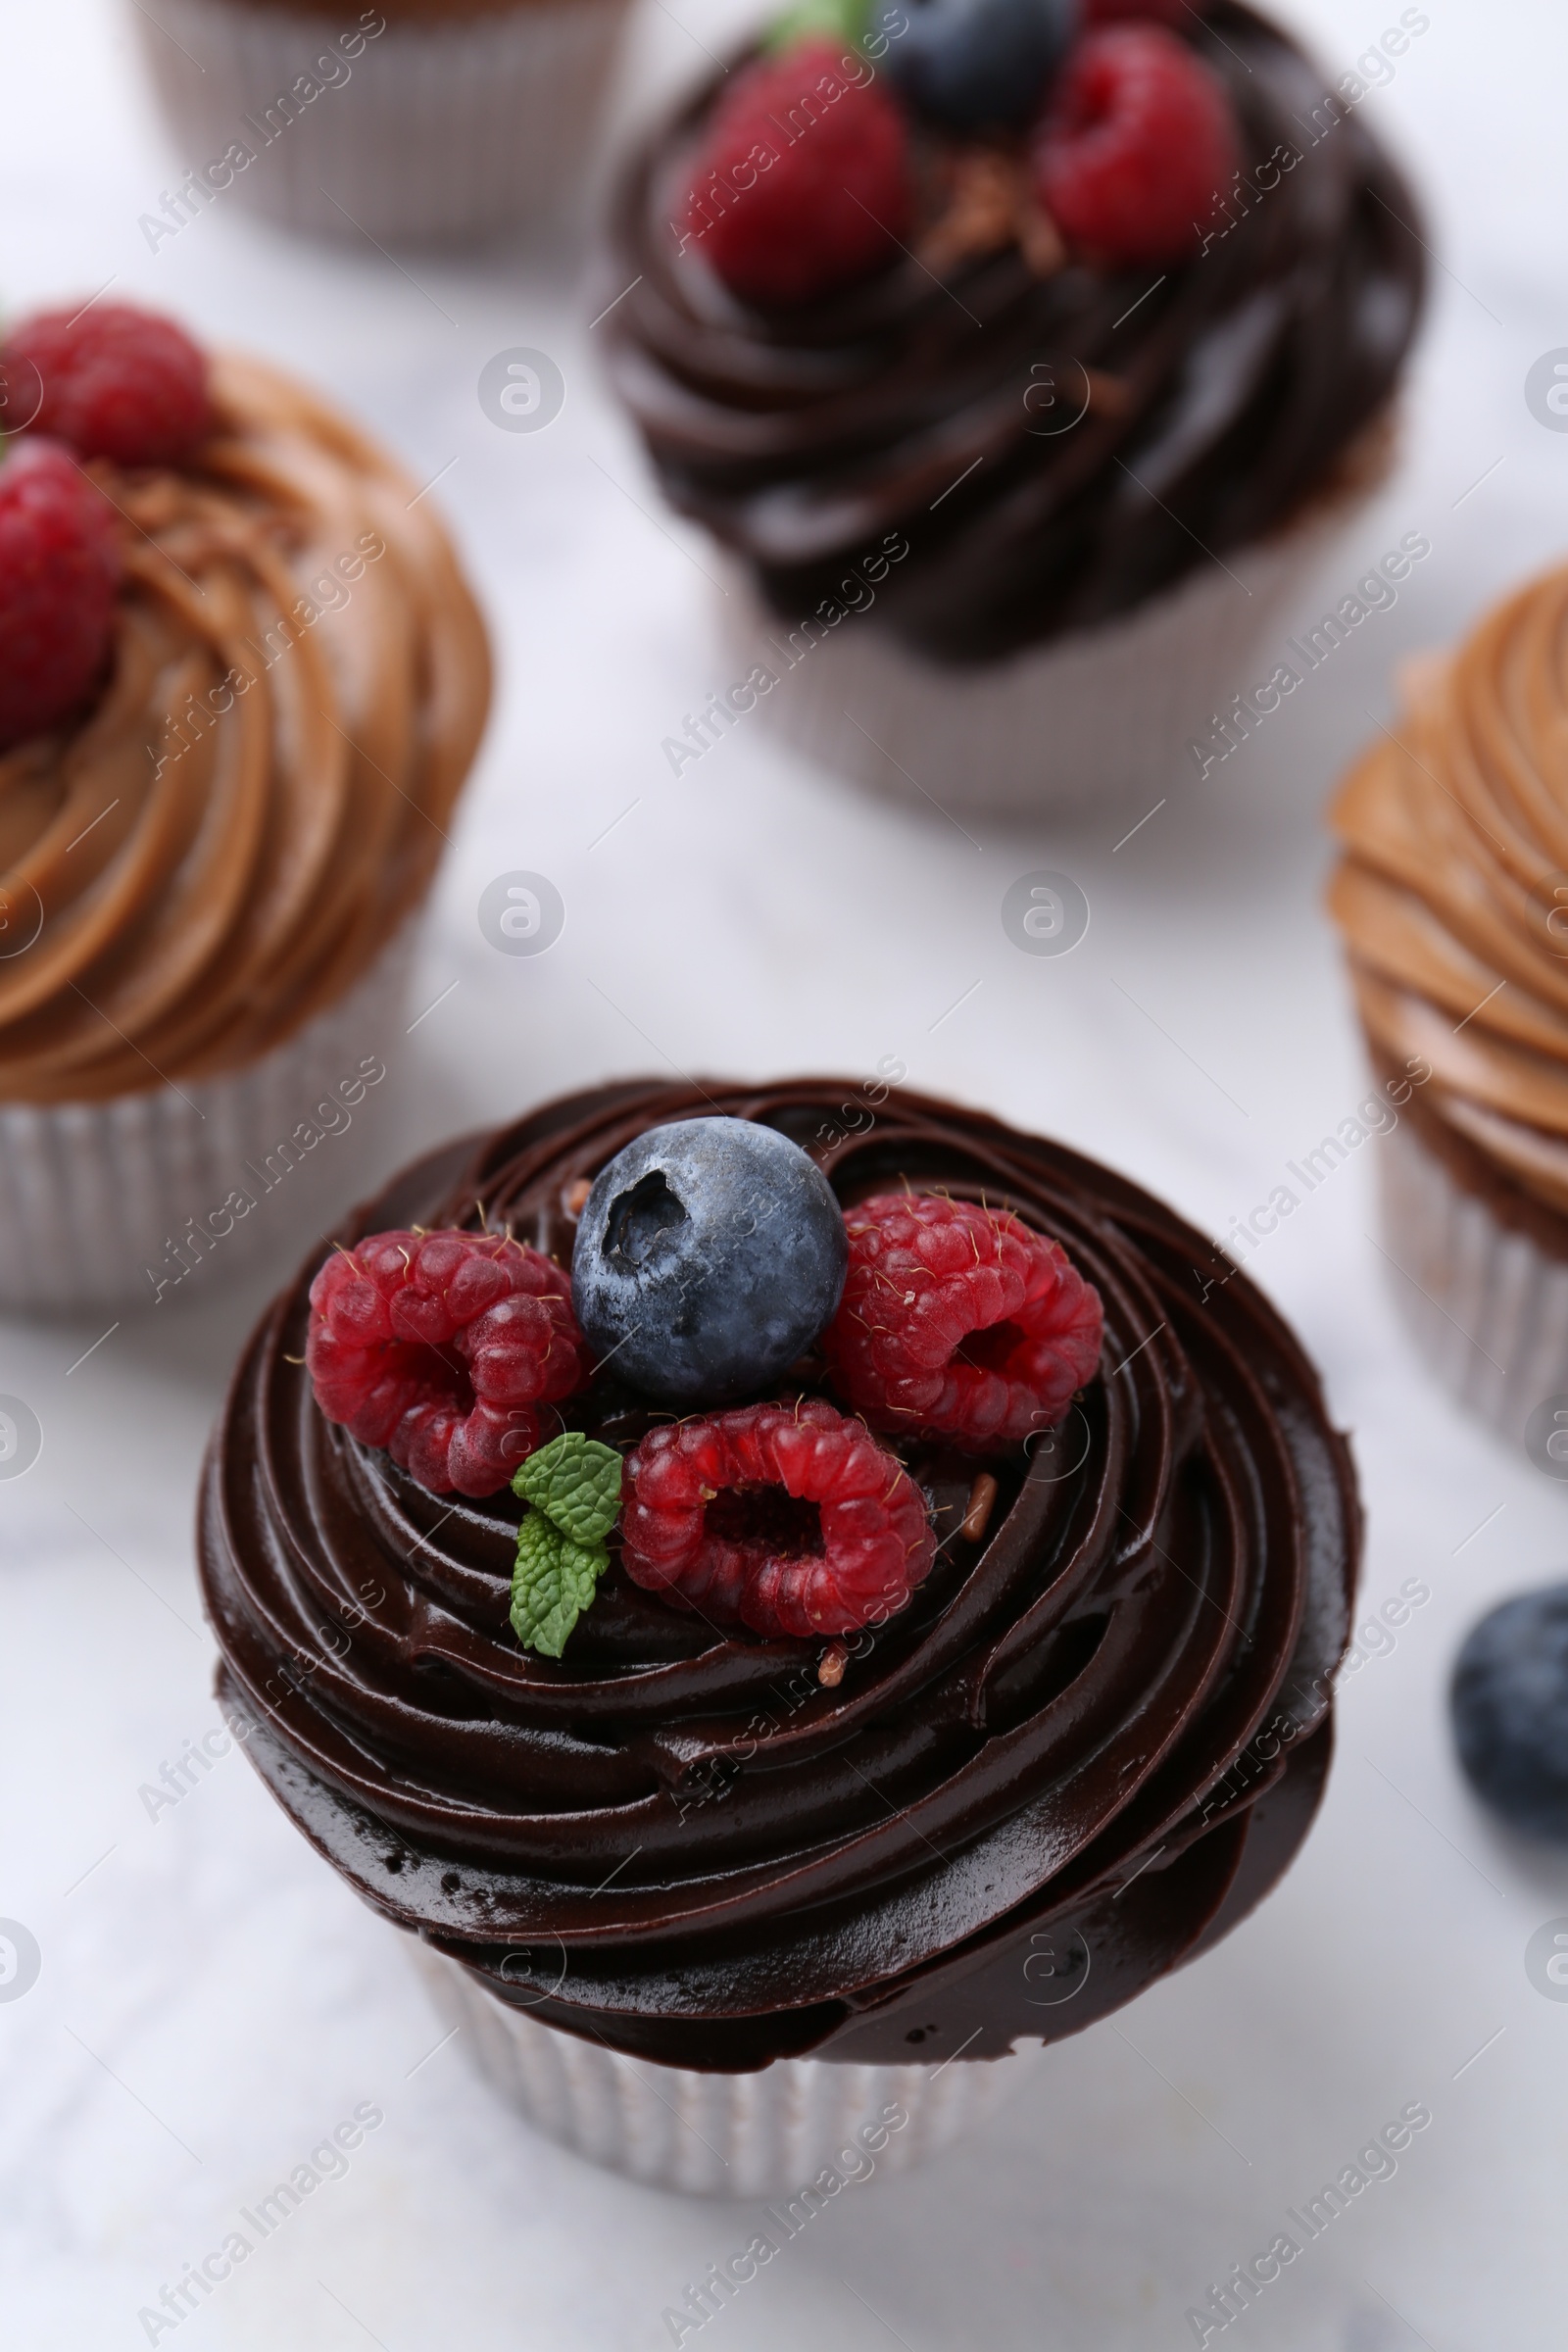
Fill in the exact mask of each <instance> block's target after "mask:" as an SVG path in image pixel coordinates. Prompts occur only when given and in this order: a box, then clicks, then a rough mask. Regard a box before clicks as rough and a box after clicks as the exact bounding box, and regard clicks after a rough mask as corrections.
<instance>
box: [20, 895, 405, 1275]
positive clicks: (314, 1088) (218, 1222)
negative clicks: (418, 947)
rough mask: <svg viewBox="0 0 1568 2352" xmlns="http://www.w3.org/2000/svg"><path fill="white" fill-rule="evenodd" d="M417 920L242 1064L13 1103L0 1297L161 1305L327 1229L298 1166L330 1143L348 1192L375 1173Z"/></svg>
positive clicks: (336, 1179)
mask: <svg viewBox="0 0 1568 2352" xmlns="http://www.w3.org/2000/svg"><path fill="white" fill-rule="evenodd" d="M416 928H417V926H416V924H415V923H409V924H405V926H404V928H403V931H402V933H401V934H400V935H399V937H398V939H397V940H395V941H394V942H393V944H392V945H391V946H390V947H389V948H387V949H386V950H385V951H384V952H383V954H382V955H381V956H380V957H379V958H378V960H377V961H376V962H375V963H374V964H373V965H372V966H371V968H370V970H369V971H368V973H367V974H366V976H365V977H364V979H362V980H361V981H360V982H359V984H358V985H357V986H356V987H355V988H354V989H353V990H352V991H351V992H350V994H349V995H348V996H346V997H344V998H343V999H342V1000H341V1001H340V1002H339V1003H337V1004H336V1005H330V1006H329V1007H328V1008H327V1009H326V1010H325V1011H324V1012H321V1013H319V1014H318V1015H317V1017H316V1018H315V1019H314V1020H313V1021H310V1022H308V1023H307V1025H306V1026H305V1027H304V1028H303V1029H302V1030H300V1031H299V1032H298V1034H297V1035H296V1036H294V1037H292V1038H289V1039H288V1040H286V1042H285V1043H284V1044H283V1045H281V1046H278V1047H275V1048H274V1049H273V1051H272V1052H271V1053H270V1054H265V1055H264V1056H263V1057H262V1059H261V1060H259V1061H256V1062H253V1063H251V1065H250V1066H249V1067H248V1068H246V1069H242V1070H237V1071H235V1072H234V1073H233V1074H232V1075H231V1076H226V1077H222V1078H217V1079H211V1080H208V1081H207V1082H206V1083H204V1084H193V1085H190V1086H186V1087H176V1086H173V1085H164V1086H158V1087H154V1088H152V1089H150V1090H149V1091H148V1092H147V1093H146V1094H138V1095H121V1096H117V1097H114V1098H111V1100H109V1101H108V1102H104V1103H0V1309H22V1310H25V1311H33V1312H61V1313H64V1312H69V1311H71V1310H73V1309H76V1308H85V1307H110V1306H125V1305H135V1304H137V1303H141V1304H146V1305H153V1304H162V1303H166V1302H167V1301H168V1300H169V1299H172V1297H175V1296H182V1295H183V1287H182V1286H184V1285H186V1284H190V1285H191V1286H193V1287H194V1286H198V1285H199V1287H200V1288H202V1289H204V1290H205V1289H206V1287H207V1286H208V1284H209V1283H211V1282H213V1281H214V1280H221V1279H223V1277H224V1276H225V1274H227V1273H230V1272H233V1271H234V1270H236V1269H237V1268H238V1267H240V1266H242V1265H244V1264H246V1263H248V1262H250V1261H252V1260H254V1259H255V1258H256V1257H258V1256H260V1255H263V1254H269V1253H270V1252H271V1251H272V1250H280V1249H282V1248H283V1247H284V1246H285V1245H287V1244H292V1245H293V1246H296V1247H297V1246H298V1243H299V1240H300V1238H301V1235H302V1231H303V1228H304V1227H308V1228H309V1232H310V1233H315V1232H317V1231H319V1228H320V1223H321V1216H320V1213H319V1209H320V1195H319V1191H318V1190H317V1189H316V1188H314V1187H312V1188H306V1187H305V1186H303V1185H302V1183H301V1181H300V1178H299V1177H298V1175H297V1174H296V1172H295V1171H296V1170H297V1169H299V1168H301V1167H302V1166H304V1165H306V1164H307V1163H314V1162H316V1161H317V1160H318V1158H319V1156H321V1155H323V1154H324V1155H325V1156H326V1159H327V1163H328V1165H329V1167H330V1169H331V1173H332V1179H333V1186H334V1191H335V1192H336V1193H337V1194H338V1196H339V1197H340V1198H342V1197H344V1196H346V1195H347V1194H349V1193H351V1192H352V1191H353V1190H357V1189H359V1187H360V1186H361V1185H363V1184H364V1183H365V1182H367V1181H368V1180H369V1178H370V1177H371V1176H372V1175H373V1173H374V1172H375V1171H374V1170H373V1169H372V1168H371V1167H370V1166H369V1165H368V1161H367V1157H366V1153H367V1149H368V1145H369V1143H370V1141H371V1124H372V1120H373V1118H374V1116H375V1114H376V1113H377V1112H378V1111H379V1108H380V1104H381V1103H382V1102H383V1101H384V1100H385V1099H386V1093H387V1092H388V1091H391V1090H389V1089H388V1088H387V1079H388V1076H389V1074H390V1072H391V1070H392V1069H393V1067H394V1065H395V1064H396V1062H397V1049H398V1048H399V1047H401V1046H402V1044H403V1024H404V1019H405V1016H406V1011H407V997H408V980H409V972H410V968H411V964H412V960H413V954H414V946H415V937H416ZM377 1070H378V1071H379V1073H380V1074H379V1076H377V1075H374V1074H373V1073H374V1072H375V1071H377ZM302 1195H303V1199H301V1196H302ZM296 1202H298V1203H299V1205H297V1206H296ZM306 1238H308V1236H306Z"/></svg>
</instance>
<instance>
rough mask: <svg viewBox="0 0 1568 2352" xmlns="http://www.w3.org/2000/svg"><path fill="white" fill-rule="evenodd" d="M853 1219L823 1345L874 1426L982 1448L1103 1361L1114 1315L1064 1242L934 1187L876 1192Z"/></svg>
mask: <svg viewBox="0 0 1568 2352" xmlns="http://www.w3.org/2000/svg"><path fill="white" fill-rule="evenodd" d="M845 1222H846V1225H847V1227H848V1230H849V1239H850V1270H849V1275H848V1277H847V1279H846V1281H845V1285H844V1298H843V1302H842V1304H841V1305H840V1307H839V1311H838V1313H837V1315H836V1316H835V1317H834V1319H833V1322H832V1325H831V1326H830V1328H829V1329H828V1331H827V1332H826V1334H825V1335H824V1337H823V1341H822V1348H823V1352H824V1353H825V1354H826V1356H827V1358H828V1362H829V1364H830V1365H831V1366H832V1370H833V1377H834V1381H835V1384H836V1386H837V1387H838V1388H839V1390H840V1391H841V1393H842V1394H843V1395H844V1396H845V1397H848V1399H849V1401H850V1402H851V1404H852V1405H854V1407H855V1409H856V1410H857V1411H858V1412H859V1413H861V1414H863V1415H864V1417H865V1419H866V1421H867V1422H869V1424H870V1425H871V1427H872V1428H873V1429H886V1430H904V1431H907V1432H910V1433H914V1432H918V1433H919V1434H920V1435H922V1436H925V1437H946V1438H950V1439H951V1440H952V1441H953V1442H954V1443H955V1444H956V1445H957V1446H963V1447H967V1448H972V1449H975V1450H980V1449H984V1448H987V1447H994V1446H1021V1445H1022V1444H1023V1442H1024V1440H1025V1439H1026V1438H1028V1437H1030V1436H1032V1435H1033V1433H1034V1432H1035V1431H1037V1430H1043V1429H1050V1428H1051V1427H1052V1426H1053V1425H1054V1423H1055V1422H1057V1421H1059V1420H1060V1419H1061V1417H1062V1415H1063V1413H1065V1411H1066V1410H1067V1407H1068V1405H1069V1404H1070V1403H1071V1402H1072V1398H1073V1395H1074V1393H1075V1391H1077V1390H1078V1389H1081V1388H1082V1387H1083V1385H1084V1383H1085V1382H1086V1381H1087V1380H1089V1379H1091V1378H1092V1377H1093V1375H1094V1372H1095V1368H1096V1366H1097V1364H1098V1363H1099V1361H1100V1341H1101V1334H1102V1331H1103V1323H1104V1314H1103V1307H1102V1305H1101V1300H1100V1294H1099V1292H1098V1291H1096V1290H1095V1289H1094V1287H1093V1285H1092V1284H1090V1283H1087V1282H1085V1281H1084V1279H1083V1277H1082V1276H1081V1275H1080V1274H1079V1273H1078V1271H1077V1269H1076V1268H1075V1267H1074V1266H1073V1265H1072V1264H1071V1263H1070V1261H1069V1260H1068V1257H1067V1254H1066V1251H1065V1250H1062V1248H1061V1247H1060V1245H1059V1244H1058V1243H1056V1242H1048V1241H1047V1240H1045V1238H1044V1237H1043V1236H1042V1235H1040V1234H1038V1233H1032V1232H1031V1231H1030V1229H1029V1227H1028V1226H1027V1225H1024V1224H1022V1223H1021V1222H1020V1221H1019V1219H1018V1218H1017V1217H1015V1216H1012V1215H1011V1214H1010V1213H1009V1212H1008V1211H1006V1210H1005V1209H994V1208H984V1207H982V1206H980V1205H979V1204H978V1203H977V1202H975V1201H950V1200H948V1199H947V1198H945V1197H944V1196H942V1195H932V1194H927V1195H923V1196H922V1195H919V1194H907V1193H890V1194H882V1195H878V1196H877V1197H876V1198H875V1199H873V1200H870V1201H860V1202H859V1203H858V1205H857V1206H856V1207H854V1208H852V1209H851V1210H850V1212H849V1215H848V1217H847V1218H846V1220H845Z"/></svg>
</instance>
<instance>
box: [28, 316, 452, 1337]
mask: <svg viewBox="0 0 1568 2352" xmlns="http://www.w3.org/2000/svg"><path fill="white" fill-rule="evenodd" d="M0 375H3V378H4V387H3V389H4V398H5V403H6V410H7V414H8V415H9V416H10V417H12V418H13V419H14V421H15V422H18V423H23V424H25V425H27V428H28V429H26V430H25V431H24V432H23V433H22V434H21V436H20V438H18V439H17V440H15V441H13V442H12V443H11V444H10V452H11V454H9V455H8V456H7V458H6V459H5V461H4V463H3V464H0V629H3V630H4V632H5V634H6V635H7V638H8V640H9V642H8V647H7V651H8V654H9V655H10V656H12V657H13V660H12V662H11V664H10V666H9V673H8V677H7V680H6V683H5V685H4V686H3V687H0V891H3V894H4V909H5V917H6V934H5V936H6V940H7V943H8V944H7V952H6V953H5V954H4V956H3V957H0V1172H3V1173H0V1298H3V1299H5V1300H6V1301H7V1302H10V1303H14V1304H16V1303H21V1304H42V1305H70V1304H75V1303H85V1302H86V1301H88V1300H89V1299H105V1298H115V1299H118V1298H122V1297H128V1298H134V1297H136V1296H138V1295H140V1296H142V1297H144V1298H147V1299H158V1298H161V1297H163V1296H165V1295H166V1294H167V1292H168V1291H169V1289H170V1287H171V1286H172V1285H177V1283H178V1282H179V1281H181V1280H182V1279H183V1278H184V1277H185V1275H186V1274H187V1273H188V1272H190V1271H193V1270H194V1269H195V1267H196V1266H197V1265H198V1264H199V1263H200V1262H202V1261H203V1260H204V1259H205V1258H206V1257H208V1256H211V1255H213V1254H215V1252H216V1254H217V1255H218V1256H219V1257H220V1258H221V1260H224V1261H228V1262H232V1261H233V1260H234V1259H236V1258H238V1257H239V1256H240V1255H241V1254H242V1252H243V1250H244V1247H245V1243H246V1241H247V1239H248V1238H249V1237H250V1235H251V1234H252V1233H253V1232H254V1231H256V1230H259V1229H261V1228H264V1227H266V1228H269V1229H270V1230H275V1226H276V1217H275V1213H274V1209H273V1207H272V1206H271V1205H269V1206H268V1207H266V1208H265V1209H264V1208H263V1202H264V1201H265V1200H266V1197H267V1195H268V1194H269V1193H270V1192H271V1191H272V1190H274V1189H275V1188H276V1186H277V1184H278V1183H279V1182H280V1180H281V1178H282V1176H283V1175H284V1174H286V1173H287V1172H289V1170H291V1169H292V1167H293V1166H295V1165H297V1164H298V1163H299V1161H300V1160H301V1159H302V1158H303V1157H304V1156H305V1155H306V1154H307V1153H309V1152H312V1151H314V1150H316V1149H317V1148H318V1146H319V1144H320V1143H321V1142H322V1141H324V1140H325V1138H326V1137H327V1136H335V1135H337V1134H339V1133H340V1132H342V1131H343V1130H345V1129H346V1128H347V1127H348V1126H349V1125H350V1124H351V1123H352V1122H353V1114H354V1110H355V1107H356V1106H357V1105H359V1104H361V1103H365V1101H366V1097H367V1092H368V1089H369V1088H370V1087H373V1086H375V1085H379V1084H380V1083H381V1081H382V1079H383V1078H384V1077H385V1075H386V1063H385V1059H384V1056H385V1055H386V1054H388V1053H389V1052H390V1051H391V1049H392V1046H393V1043H394V1040H395V1039H398V1038H400V1037H401V1027H400V1023H399V1020H398V1008H399V1006H400V1005H401V1002H402V993H403V978H404V971H405V966H406V962H407V957H408V950H409V944H410V921H411V917H412V915H413V913H414V910H415V909H416V908H417V906H418V905H419V903H420V901H421V900H422V899H423V897H424V895H425V892H426V890H427V888H428V885H429V882H430V878H431V875H432V874H433V872H434V869H435V864H436V859H437V857H438V855H439V853H440V850H441V848H442V846H443V842H444V839H445V828H446V826H447V824H448V822H449V819H450V815H451V810H452V808H453V804H454V802H455V800H456V797H457V794H458V791H459V789H460V787H461V785H462V783H463V780H464V777H465V775H466V771H467V768H468V765H469V762H470V760H471V759H472V757H473V753H474V750H475V748H476V746H477V743H478V739H479V736H480V733H481V730H482V728H483V724H484V718H485V712H486V709H487V704H488V696H489V662H488V653H487V648H486V641H485V636H484V630H483V626H482V623H481V621H480V619H479V615H478V613H477V612H476V610H475V607H474V604H473V601H472V598H471V596H470V594H469V592H468V589H467V587H466V584H465V582H464V580H463V577H462V574H461V573H460V571H459V569H458V566H457V563H456V560H455V558H454V556H453V553H452V549H451V547H450V545H449V543H448V541H447V538H446V535H445V533H444V531H443V530H442V527H441V525H440V523H439V521H438V520H437V519H436V518H435V515H434V513H433V511H432V509H431V507H430V506H429V504H428V503H427V502H424V501H420V502H419V503H418V504H417V505H414V504H411V501H412V500H413V498H414V496H415V492H416V488H417V485H416V484H415V483H414V482H413V481H412V480H411V479H410V478H409V477H408V476H407V475H406V474H405V473H404V472H403V470H402V469H401V468H400V467H399V466H396V465H395V464H394V463H393V462H392V461H391V460H390V459H389V458H388V457H386V456H385V454H384V453H383V452H382V451H380V450H379V449H377V448H376V447H375V446H374V444H373V443H372V442H370V441H368V439H367V438H366V437H365V436H364V435H363V434H362V433H360V432H359V431H358V430H357V429H356V428H355V427H354V426H353V425H351V424H350V423H348V422H347V421H346V420H345V419H344V418H343V417H340V416H339V415H337V414H336V413H335V412H334V411H332V410H331V409H329V408H328V407H327V406H325V405H324V404H323V403H322V402H320V401H319V400H318V399H316V398H315V397H314V396H313V395H312V394H310V393H309V392H307V391H306V390H304V389H303V388H302V387H300V386H299V385H297V384H295V383H293V382H291V381H290V380H289V379H288V378H286V377H285V376H282V375H280V374H278V373H276V372H275V371H274V370H273V369H271V368H266V367H263V366H262V365H260V364H259V363H257V362H254V361H251V360H246V359H240V358H237V357H234V356H231V355H221V356H218V357H216V358H214V359H213V360H212V361H211V362H210V363H209V361H208V360H207V359H206V358H205V356H204V355H203V354H201V353H200V352H199V351H197V349H196V347H195V346H194V345H193V344H191V343H190V342H189V340H188V338H186V337H185V336H184V335H183V334H182V333H181V332H180V331H179V330H178V329H177V328H175V327H172V325H170V324H169V323H168V322H167V321H162V320H158V319H149V318H148V317H147V316H146V315H145V314H142V313H138V312H133V311H129V310H126V309H123V308H121V309H109V310H104V309H98V310H92V311H88V312H86V313H85V314H83V316H82V318H81V319H79V321H77V322H74V323H68V315H67V314H64V313H62V314H60V315H59V316H58V317H51V318H46V319H37V320H33V321H30V322H28V323H27V324H25V325H24V326H22V327H20V328H19V329H18V330H16V332H15V333H14V334H13V335H12V337H11V339H10V340H9V342H8V343H7V344H6V346H5V349H4V351H3V353H0ZM29 420H30V421H29ZM43 493H48V494H49V498H50V499H52V501H53V503H48V501H47V500H45V501H44V503H42V504H40V499H41V498H42V496H43ZM94 566H96V568H93V567H94ZM8 591H11V592H14V593H15V594H16V595H17V596H18V597H19V598H20V600H21V604H22V606H23V607H24V608H25V613H24V615H23V617H19V613H18V610H17V609H16V608H15V607H13V606H12V605H11V603H10V602H9V598H8ZM24 626H25V628H26V629H27V630H28V631H30V632H31V634H30V636H29V637H25V638H24V639H23V640H22V641H21V642H19V640H18V638H17V635H16V631H17V630H18V629H19V628H23V627H24ZM29 650H30V651H31V653H32V654H33V656H34V659H33V660H32V661H31V662H26V663H23V662H19V661H17V660H16V659H15V657H16V656H17V655H18V654H19V653H23V652H26V651H29ZM258 1212H260V1213H258ZM253 1220H254V1222H253Z"/></svg>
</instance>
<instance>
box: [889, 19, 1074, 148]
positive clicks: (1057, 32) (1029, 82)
mask: <svg viewBox="0 0 1568 2352" xmlns="http://www.w3.org/2000/svg"><path fill="white" fill-rule="evenodd" d="M871 25H872V30H873V32H875V33H880V34H882V35H884V36H885V37H886V39H887V41H888V44H889V46H888V51H887V63H888V72H889V73H890V74H891V75H892V77H893V80H894V82H895V84H896V85H897V87H898V88H899V89H900V90H901V91H902V92H903V94H904V96H905V97H906V98H907V100H908V102H909V104H910V105H911V106H912V107H914V108H915V109H916V110H917V111H918V112H919V113H921V114H923V115H925V116H927V117H928V118H929V119H930V121H932V122H933V123H943V124H945V125H946V126H948V127H949V128H950V129H953V130H956V131H973V130H984V129H986V128H988V127H998V126H1001V127H1009V128H1013V129H1018V130H1021V129H1022V128H1023V127H1024V125H1025V123H1028V122H1029V121H1030V119H1031V117H1032V116H1033V114H1034V112H1035V109H1036V107H1037V105H1038V103H1039V98H1040V92H1041V91H1042V89H1044V87H1045V85H1046V81H1047V78H1048V76H1049V75H1050V74H1051V73H1052V72H1053V71H1054V68H1055V67H1056V65H1057V64H1058V63H1059V62H1060V60H1061V58H1062V57H1063V55H1064V54H1065V52H1066V49H1067V46H1068V43H1069V42H1070V41H1071V39H1072V37H1073V34H1074V33H1075V32H1076V30H1077V28H1078V0H885V5H883V6H881V7H878V8H875V9H873V11H872V17H871Z"/></svg>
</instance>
